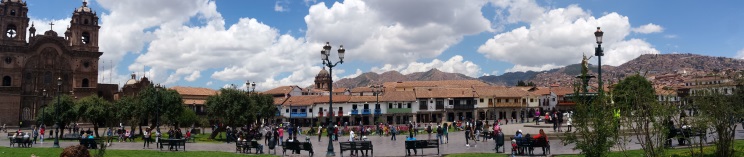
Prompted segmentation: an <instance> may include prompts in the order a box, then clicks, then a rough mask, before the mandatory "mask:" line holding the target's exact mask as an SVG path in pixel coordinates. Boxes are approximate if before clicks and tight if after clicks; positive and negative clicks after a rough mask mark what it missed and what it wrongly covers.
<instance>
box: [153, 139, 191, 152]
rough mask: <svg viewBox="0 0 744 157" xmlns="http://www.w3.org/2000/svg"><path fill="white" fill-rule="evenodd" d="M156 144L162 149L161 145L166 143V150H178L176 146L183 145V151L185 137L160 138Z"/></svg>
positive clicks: (184, 149) (184, 148)
mask: <svg viewBox="0 0 744 157" xmlns="http://www.w3.org/2000/svg"><path fill="white" fill-rule="evenodd" d="M158 144H159V145H160V150H163V145H168V150H174V149H175V150H176V151H178V147H183V151H186V139H160V140H159V141H158Z"/></svg>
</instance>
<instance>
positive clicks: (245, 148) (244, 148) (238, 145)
mask: <svg viewBox="0 0 744 157" xmlns="http://www.w3.org/2000/svg"><path fill="white" fill-rule="evenodd" d="M251 148H254V149H256V153H258V149H259V148H260V147H259V145H258V142H257V141H237V142H235V152H241V153H246V152H248V153H250V152H251Z"/></svg>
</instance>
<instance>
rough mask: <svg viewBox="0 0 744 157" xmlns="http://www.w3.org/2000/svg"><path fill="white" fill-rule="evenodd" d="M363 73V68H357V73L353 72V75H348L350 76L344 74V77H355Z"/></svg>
mask: <svg viewBox="0 0 744 157" xmlns="http://www.w3.org/2000/svg"><path fill="white" fill-rule="evenodd" d="M362 73H363V72H362V69H356V72H355V73H353V74H351V75H348V76H344V78H355V77H357V76H359V75H362Z"/></svg>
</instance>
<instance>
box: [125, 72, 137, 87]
mask: <svg viewBox="0 0 744 157" xmlns="http://www.w3.org/2000/svg"><path fill="white" fill-rule="evenodd" d="M136 78H137V75H136V74H134V73H132V79H129V80H127V83H126V84H124V86H127V85H134V84H136V83H137V79H136Z"/></svg>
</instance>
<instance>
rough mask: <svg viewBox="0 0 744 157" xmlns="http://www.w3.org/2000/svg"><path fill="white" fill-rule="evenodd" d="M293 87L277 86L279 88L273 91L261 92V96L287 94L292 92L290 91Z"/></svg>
mask: <svg viewBox="0 0 744 157" xmlns="http://www.w3.org/2000/svg"><path fill="white" fill-rule="evenodd" d="M294 87H296V86H294V85H292V86H279V87H276V88H274V89H270V90H267V91H265V92H262V93H263V94H269V95H278V94H288V93H289V92H292V89H293V88H294ZM298 88H299V87H298Z"/></svg>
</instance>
